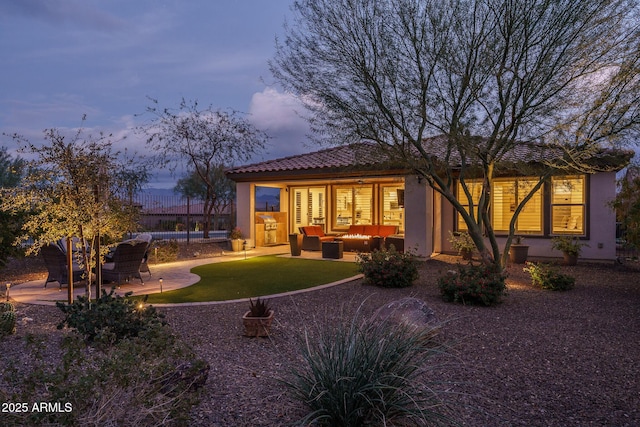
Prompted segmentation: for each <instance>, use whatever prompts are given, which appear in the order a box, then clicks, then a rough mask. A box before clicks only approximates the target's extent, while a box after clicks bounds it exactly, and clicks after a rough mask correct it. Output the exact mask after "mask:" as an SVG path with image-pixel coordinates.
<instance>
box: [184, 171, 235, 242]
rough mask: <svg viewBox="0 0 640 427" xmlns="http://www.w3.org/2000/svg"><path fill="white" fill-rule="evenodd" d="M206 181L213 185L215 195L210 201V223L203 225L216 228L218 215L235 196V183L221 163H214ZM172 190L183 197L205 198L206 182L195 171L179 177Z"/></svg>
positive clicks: (206, 218) (228, 205)
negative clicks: (211, 217)
mask: <svg viewBox="0 0 640 427" xmlns="http://www.w3.org/2000/svg"><path fill="white" fill-rule="evenodd" d="M207 182H209V183H210V184H211V185H212V186H213V194H215V195H216V197H215V199H214V200H212V201H211V205H212V212H213V220H212V221H211V224H205V225H204V226H205V228H208V229H213V230H217V229H218V227H219V222H220V221H219V219H220V215H221V214H222V213H223V212H224V211H225V209H227V208H229V207H230V206H231V204H232V203H233V201H234V200H235V198H236V183H235V182H234V181H232V180H230V179H229V178H227V175H226V174H225V168H224V166H222V165H216V166H214V167H213V168H212V169H211V170H210V171H209V178H208V181H207ZM173 190H174V191H175V192H177V193H179V194H181V195H183V196H184V197H191V198H197V199H201V200H206V199H207V184H206V183H205V182H204V181H203V180H202V179H201V178H200V175H198V174H197V173H196V172H191V173H189V174H188V175H186V176H185V177H183V178H180V179H179V180H178V182H177V183H176V186H175V187H174V188H173ZM204 220H205V222H206V221H208V220H209V216H205V218H204Z"/></svg>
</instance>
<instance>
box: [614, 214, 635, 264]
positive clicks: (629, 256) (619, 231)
mask: <svg viewBox="0 0 640 427" xmlns="http://www.w3.org/2000/svg"><path fill="white" fill-rule="evenodd" d="M616 256H617V257H618V260H619V261H624V260H637V259H638V257H639V256H640V250H638V248H637V247H636V246H635V245H633V244H631V243H629V241H628V240H627V235H626V230H625V229H624V227H622V225H621V224H620V223H617V224H616Z"/></svg>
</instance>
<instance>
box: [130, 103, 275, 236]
mask: <svg viewBox="0 0 640 427" xmlns="http://www.w3.org/2000/svg"><path fill="white" fill-rule="evenodd" d="M151 101H152V104H153V105H152V106H150V107H147V113H148V114H150V115H151V116H152V118H151V120H150V121H149V122H148V123H147V124H145V125H143V126H141V127H140V128H138V129H139V131H140V132H142V133H144V134H145V135H146V137H147V146H148V147H149V148H150V149H151V150H153V151H155V152H157V153H158V158H159V160H160V162H161V163H162V164H165V165H168V167H169V169H170V170H171V171H172V172H173V173H175V171H176V169H177V168H178V167H181V166H183V167H186V168H187V169H190V170H191V171H192V172H193V173H194V174H196V175H197V176H198V178H199V179H200V180H201V181H202V184H203V186H204V188H203V191H201V192H200V194H202V195H203V196H204V198H203V200H204V216H205V221H204V224H203V232H204V237H205V238H208V237H209V230H210V226H211V213H212V212H213V210H214V208H215V206H217V204H218V202H217V199H218V198H219V197H225V195H224V194H219V193H218V190H219V189H220V188H219V186H218V184H217V181H216V180H217V178H216V176H217V175H216V173H215V170H216V169H217V168H219V167H221V166H220V165H226V166H232V165H234V164H235V163H236V162H243V161H247V160H249V159H250V158H251V157H252V156H253V155H255V154H257V153H259V152H260V151H261V150H263V149H264V148H265V146H266V142H267V139H268V137H267V135H266V134H265V133H264V132H263V131H261V130H259V129H257V128H255V127H254V126H253V125H252V124H251V123H250V122H249V121H248V120H247V119H246V118H244V117H242V116H241V115H240V114H239V113H237V112H234V111H232V112H228V111H224V110H220V109H214V108H213V107H212V106H209V107H207V108H204V109H202V108H200V106H199V104H198V102H197V101H186V100H185V99H183V100H182V101H181V102H180V105H179V106H178V108H177V109H169V108H164V109H162V108H160V107H158V101H157V100H151Z"/></svg>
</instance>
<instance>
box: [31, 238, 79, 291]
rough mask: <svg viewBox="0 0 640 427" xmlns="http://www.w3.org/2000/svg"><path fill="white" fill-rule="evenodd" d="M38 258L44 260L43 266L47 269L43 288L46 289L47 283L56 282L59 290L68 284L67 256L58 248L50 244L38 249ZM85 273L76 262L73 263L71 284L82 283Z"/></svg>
mask: <svg viewBox="0 0 640 427" xmlns="http://www.w3.org/2000/svg"><path fill="white" fill-rule="evenodd" d="M40 256H42V259H43V260H44V265H45V266H46V267H47V272H48V273H49V274H48V275H47V280H46V281H45V282H44V287H45V288H46V287H47V284H48V283H49V282H58V284H59V285H60V288H62V285H68V284H69V273H68V268H67V255H66V254H65V253H64V251H63V250H62V248H60V246H58V245H56V244H53V243H50V244H48V245H46V246H43V247H42V248H40ZM84 273H85V271H84V270H83V269H81V268H80V266H78V264H77V262H76V261H75V260H74V261H73V283H75V282H79V281H82V280H83V279H84V277H83V276H84Z"/></svg>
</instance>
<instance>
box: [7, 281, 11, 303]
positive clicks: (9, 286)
mask: <svg viewBox="0 0 640 427" xmlns="http://www.w3.org/2000/svg"><path fill="white" fill-rule="evenodd" d="M10 288H11V283H7V301H9V289H10Z"/></svg>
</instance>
